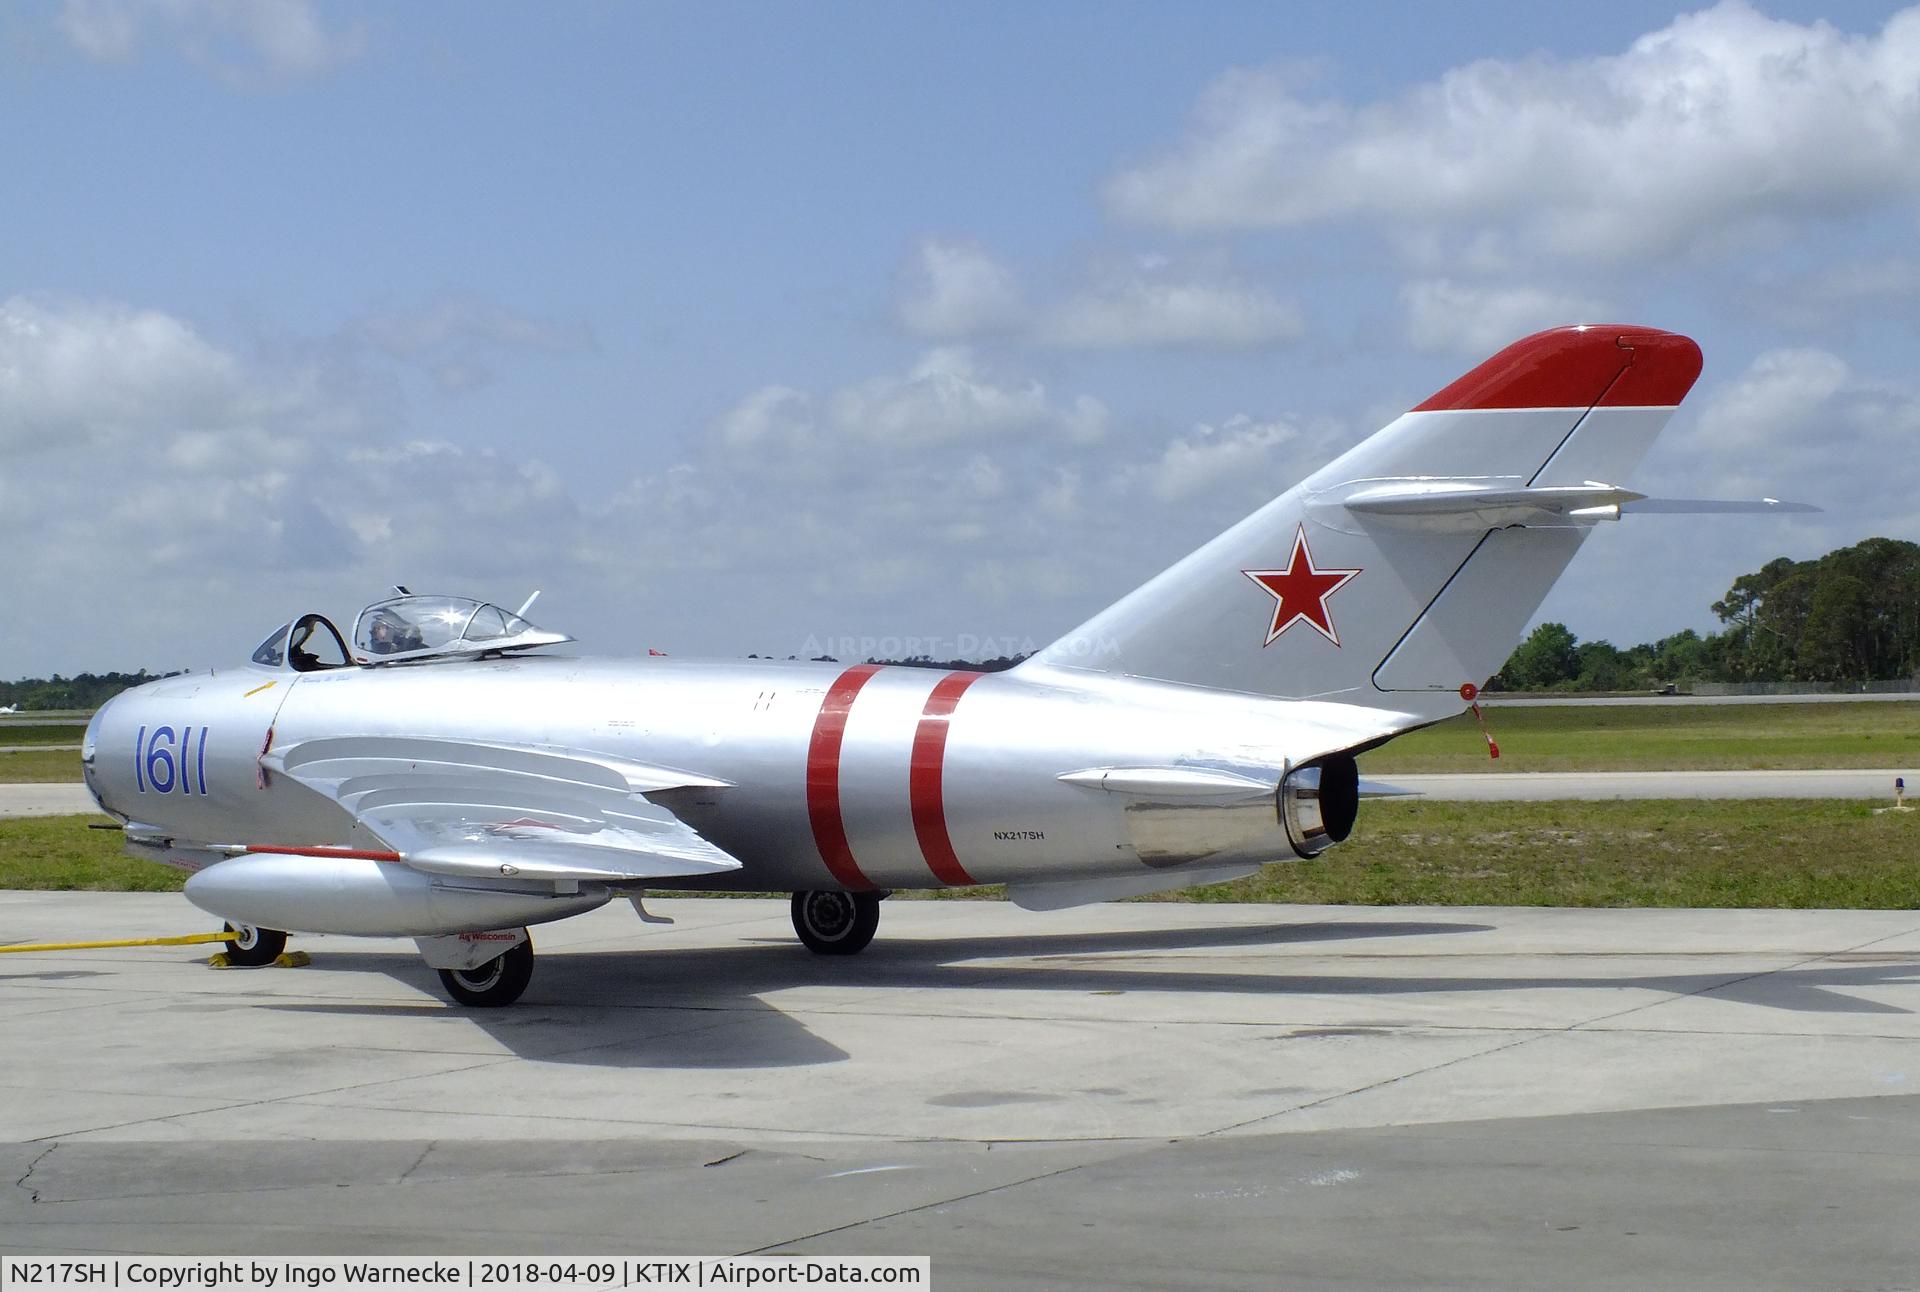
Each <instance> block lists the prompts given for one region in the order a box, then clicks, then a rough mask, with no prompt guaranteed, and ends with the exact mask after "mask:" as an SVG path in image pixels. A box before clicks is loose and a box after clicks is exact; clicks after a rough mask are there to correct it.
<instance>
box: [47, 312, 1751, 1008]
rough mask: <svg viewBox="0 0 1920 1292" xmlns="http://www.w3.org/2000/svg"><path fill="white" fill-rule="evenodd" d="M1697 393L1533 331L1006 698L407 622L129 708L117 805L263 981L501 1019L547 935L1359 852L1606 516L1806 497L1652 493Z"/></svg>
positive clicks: (1635, 345)
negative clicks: (392, 985)
mask: <svg viewBox="0 0 1920 1292" xmlns="http://www.w3.org/2000/svg"><path fill="white" fill-rule="evenodd" d="M1699 371H1700V351H1699V349H1698V347H1696V346H1695V345H1694V343H1693V342H1692V341H1690V340H1688V339H1687V338H1686V337H1683V336H1678V335H1675V334H1673V333H1670V332H1662V331H1659V330H1656V329H1652V328H1639V327H1624V326H1590V327H1574V328H1561V329H1556V330H1554V331H1549V332H1543V333H1540V334H1538V335H1536V336H1531V337H1528V338H1526V339H1525V340H1522V341H1520V342H1517V343H1516V344H1514V345H1512V346H1509V347H1508V348H1507V349H1505V350H1503V351H1501V352H1500V353H1499V354H1497V355H1495V356H1494V357H1493V358H1491V359H1489V360H1487V361H1486V362H1485V363H1483V364H1481V365H1480V366H1479V367H1477V368H1475V369H1474V370H1473V371H1472V372H1470V373H1468V374H1467V375H1466V376H1464V377H1462V378H1460V379H1459V380H1458V381H1456V382H1454V383H1453V384H1452V385H1450V386H1448V387H1446V388H1445V389H1444V390H1441V391H1440V392H1439V393H1438V394H1436V395H1434V396H1433V397H1432V398H1430V399H1428V400H1427V401H1425V402H1424V403H1422V404H1420V405H1419V406H1418V407H1417V408H1415V409H1414V410H1413V411H1411V412H1409V413H1407V414H1406V415H1405V416H1403V417H1401V418H1399V419H1398V420H1396V421H1395V422H1393V423H1392V424H1391V425H1389V426H1388V427H1386V428H1385V429H1384V430H1382V431H1380V432H1379V433H1378V434H1376V435H1374V436H1372V437H1371V438H1369V439H1367V440H1365V441H1363V442H1362V443H1360V444H1359V445H1357V446H1356V447H1355V448H1353V449H1351V450H1350V451H1348V452H1347V453H1345V454H1343V455H1341V456H1340V457H1339V458H1337V459H1336V460H1335V461H1333V462H1332V463H1330V464H1328V465H1327V466H1326V467H1323V468H1322V469H1321V470H1319V471H1317V472H1315V473H1314V474H1313V475H1312V476H1310V477H1308V478H1307V479H1306V480H1305V481H1303V482H1302V483H1300V484H1298V485H1296V486H1295V487H1294V488H1292V489H1290V490H1288V491H1287V492H1286V493H1284V494H1282V495H1281V496H1280V497H1279V498H1277V499H1275V500H1274V501H1273V502H1271V503H1269V504H1268V505H1267V506H1265V507H1263V508H1261V509H1260V510H1259V511H1257V512H1256V513H1254V514H1253V515H1252V516H1249V517H1248V518H1247V519H1245V520H1243V521H1241V522H1240V523H1239V524H1237V525H1235V526H1234V527H1233V528H1232V529H1229V530H1228V531H1226V532H1225V533H1224V534H1221V535H1220V536H1219V537H1218V538H1216V539H1214V540H1213V541H1212V542H1210V543H1208V544H1206V546H1204V547H1202V548H1201V549H1200V550H1199V551H1197V552H1195V553H1193V554H1192V555H1191V556H1189V557H1187V558H1186V559H1185V560H1183V561H1181V562H1179V563H1178V564H1177V565H1175V566H1173V567H1172V568H1171V569H1169V570H1167V571H1166V572H1165V573H1163V574H1161V575H1160V576H1159V577H1158V578H1155V579H1154V580H1152V581H1151V582H1149V583H1147V584H1145V585H1144V586H1142V587H1141V588H1139V589H1137V590H1136V591H1134V592H1133V593H1131V594H1129V595H1128V596H1126V597H1125V598H1123V599H1122V600H1120V601H1119V602H1117V603H1115V604H1114V605H1113V606H1112V607H1110V608H1109V609H1107V610H1105V611H1103V612H1101V613H1100V614H1098V615H1096V616H1095V617H1094V618H1093V619H1092V620H1090V621H1088V622H1087V623H1086V624H1083V625H1082V626H1080V627H1079V628H1077V629H1075V630H1074V631H1073V632H1071V633H1069V634H1067V635H1066V636H1065V637H1063V638H1061V639H1060V640H1059V641H1057V642H1055V643H1054V644H1053V645H1051V646H1049V647H1048V648H1046V649H1045V650H1043V651H1041V652H1040V653H1039V654H1038V655H1036V656H1035V657H1033V658H1031V659H1029V660H1027V661H1026V662H1025V663H1023V664H1021V665H1020V666H1019V667H1017V668H1015V669H1013V670H1011V671H1009V672H1006V673H998V674H987V675H983V674H975V673H966V672H955V673H944V674H943V673H938V672H933V671H929V670H924V669H918V668H890V667H882V666H878V665H874V664H854V665H851V666H847V665H840V664H827V663H779V662H774V661H741V660H686V659H679V658H665V657H653V658H647V659H635V660H624V661H610V660H583V659H575V658H566V657H560V656H553V655H542V654H529V653H528V652H529V651H532V650H535V649H538V648H542V647H547V646H552V645H557V644H559V643H562V642H564V641H566V640H568V639H567V638H565V637H563V636H561V635H559V634H556V633H543V632H541V631H540V630H538V629H537V628H535V627H534V626H533V625H532V624H530V623H529V622H527V621H526V619H525V618H524V617H523V616H522V615H516V614H511V613H508V612H506V611H504V610H501V609H500V608H498V607H496V606H492V605H486V604H482V603H479V602H474V601H467V600H462V599H456V598H447V597H416V596H411V595H406V596H401V597H397V598H394V599H392V600H389V601H387V602H383V603H380V604H377V605H374V606H370V607H368V608H367V609H366V610H365V611H363V612H362V613H361V614H360V616H359V618H358V620H357V621H356V623H355V624H354V626H353V629H352V632H351V633H350V634H349V638H350V644H349V638H343V637H342V636H341V634H340V633H339V632H338V631H337V630H336V629H335V628H334V626H333V625H332V624H331V623H330V622H328V621H327V620H326V619H324V618H322V617H320V616H318V615H311V614H309V615H305V616H302V617H301V618H299V619H296V620H294V621H293V622H292V623H289V624H287V625H285V626H284V627H282V628H277V629H275V630H274V631H273V633H272V634H271V635H270V636H269V637H268V638H267V639H266V641H264V642H263V643H261V645H260V647H259V649H258V650H256V651H255V652H254V654H253V657H252V660H251V662H249V663H247V664H244V665H242V666H241V667H238V668H222V669H217V670H215V671H212V672H207V673H193V674H187V675H183V676H179V677H173V678H167V679H165V680H162V681H158V682H152V683H149V684H147V685H145V686H142V687H140V688H138V689H136V690H133V691H129V692H127V693H126V694H124V695H122V696H120V697H119V698H117V699H115V700H114V701H112V702H111V703H110V704H108V705H107V706H106V707H105V708H103V709H102V710H101V711H100V712H99V713H98V714H97V715H96V716H95V718H94V719H93V722H92V725H91V726H89V728H88V729H87V733H86V739H85V746H84V750H83V754H82V758H83V761H84V764H85V768H86V778H87V784H88V785H89V786H90V787H91V789H92V791H93V794H94V796H95V797H96V798H97V799H98V800H99V802H100V805H101V807H103V808H104V809H105V810H106V811H108V812H109V813H111V814H112V815H113V816H115V817H117V818H119V819H120V821H121V822H122V823H123V824H124V826H125V830H126V838H127V843H128V846H129V850H130V851H131V852H133V853H134V854H135V855H138V856H144V857H150V858H154V859H156V860H160V861H164V862H167V863H169V864H171V865H176V866H181V867H185V868H187V869H190V870H193V871H194V872H195V873H194V874H193V876H192V878H191V879H189V880H188V882H187V886H186V893H187V896H188V898H189V899H190V900H191V901H193V902H194V903H195V904H196V905H198V906H200V907H201V908H203V909H205V910H207V911H209V912H211V913H212V914H214V915H216V916H218V917H220V918H222V919H224V920H226V921H227V922H228V926H229V928H230V930H231V931H232V933H233V937H232V938H231V940H230V941H229V943H228V949H229V953H230V955H231V956H232V957H233V958H234V959H235V960H238V961H240V962H242V963H264V962H266V961H268V960H271V959H272V958H273V957H274V955H275V954H276V953H277V952H279V951H280V949H281V948H282V946H283V945H284V941H285V932H284V931H285V930H301V931H308V932H315V933H334V934H360V935H368V936H381V937H393V936H403V937H412V938H415V939H417V940H418V944H419V946H420V949H421V951H422V953H423V954H424V956H425V958H426V960H427V962H428V964H430V965H432V966H433V967H434V968H436V969H438V970H440V972H441V977H442V980H443V982H444V983H445V985H446V988H447V990H448V992H449V993H450V994H451V995H452V996H453V997H454V999H456V1000H458V1001H460V1002H461V1003H463V1004H467V1005H481V1006H491V1005H505V1004H508V1003H510V1002H512V1001H514V1000H515V999H517V998H518V997H519V995H520V994H521V992H522V991H523V990H524V989H525V988H526V985H527V983H528V980H529V978H530V976H531V974H532V966H533V951H532V944H531V942H530V941H529V939H528V935H527V932H526V926H528V925H532V924H538V923H541V922H544V921H548V920H557V919H563V918H565V917H567V916H570V915H578V914H580V913H582V912H584V911H590V910H593V909H594V908H596V907H598V906H601V905H602V904H604V903H606V902H608V901H609V900H611V899H612V898H614V897H616V896H627V897H632V898H634V899H635V906H636V909H638V910H639V911H640V913H641V914H642V915H643V916H644V915H645V910H644V907H643V906H641V904H640V902H639V900H638V899H639V896H640V895H641V894H642V893H643V891H644V890H645V889H648V888H657V887H670V888H674V889H694V890H749V891H761V890H768V889H774V890H781V891H789V892H791V893H793V923H794V928H795V930H796V932H797V933H798V934H799V937H800V939H801V941H802V942H804V943H805V944H806V946H807V947H809V948H810V949H811V950H813V951H815V952H818V953H820V954H823V955H848V954H852V953H854V952H857V951H859V950H861V949H862V948H863V947H865V946H866V945H867V943H868V941H869V940H870V939H871V938H872V937H873V935H874V930H875V926H876V924H877V922H878V919H879V902H880V899H881V898H882V897H883V896H885V895H886V894H887V893H888V892H889V891H891V890H897V889H925V888H939V887H945V886H955V885H970V884H1005V885H1007V887H1008V892H1009V895H1010V896H1011V897H1012V899H1013V900H1014V901H1015V902H1017V903H1019V904H1021V905H1022V906H1026V907H1029V908H1035V909H1042V910H1045V909H1051V908H1057V907H1065V906H1071V905H1076V904H1079V903H1083V902H1091V901H1098V900H1103V899H1108V898H1115V897H1122V896H1128V895H1133V894H1141V893H1148V892H1155V891H1161V890H1167V889H1174V888H1180V887H1185V886H1187V885H1193V884H1202V883H1212V882H1216V881H1220V880H1226V879H1231V878H1234V877H1237V876H1241V875H1245V874H1248V873H1250V872H1252V871H1254V870H1255V869H1257V868H1258V867H1259V866H1261V865H1262V864H1263V863H1266V862H1271V861H1275V860H1280V859H1283V858H1293V857H1312V856H1315V855H1316V854H1318V853H1320V852H1321V851H1323V850H1324V849H1326V848H1328V847H1330V846H1332V845H1334V844H1337V843H1339V842H1340V841H1341V840H1343V839H1345V838H1346V837H1347V836H1348V833H1349V831H1350V830H1351V829H1352V827H1353V823H1354V815H1355V812H1356V810H1357V807H1358V803H1359V799H1360V797H1361V795H1362V790H1363V788H1364V787H1363V786H1362V785H1361V783H1360V781H1359V778H1358V776H1357V774H1356V770H1355V765H1354V757H1355V755H1356V754H1358V753H1360V752H1362V751H1364V750H1367V749H1371V748H1373V747H1374V746H1376V745H1378V744H1380V743H1381V742H1383V741H1386V740H1388V739H1391V738H1392V737H1393V736H1395V735H1397V734H1399V733H1400V732H1404V731H1409V730H1412V729H1414V728H1417V727H1422V726H1426V725H1428V724H1430V723H1433V722H1437V721H1439V720H1441V719H1443V718H1446V717H1449V716H1451V715H1453V714H1455V713H1458V712H1460V711H1461V710H1462V709H1463V708H1464V707H1465V706H1466V704H1467V703H1468V702H1469V701H1470V699H1471V697H1472V695H1473V694H1474V688H1475V687H1476V686H1477V685H1478V684H1479V683H1481V682H1484V681H1485V680H1486V678H1487V677H1488V676H1489V675H1490V674H1492V673H1493V672H1494V671H1495V670H1497V669H1498V668H1499V667H1500V665H1501V664H1502V662H1503V661H1504V660H1505V659H1506V657H1507V655H1508V653H1509V651H1510V650H1511V649H1512V648H1513V646H1514V644H1515V642H1516V641H1517V640H1518V639H1519V637H1520V634H1521V631H1522V629H1523V628H1524V627H1525V625H1526V623H1527V621H1528V619H1529V618H1530V617H1531V616H1532V614H1533V612H1534V610H1535V609H1536V608H1537V607H1538V606H1539V604H1540V601H1541V599H1542V598H1543V597H1544V596H1545V595H1546V593H1547V590H1548V589H1549V588H1550V587H1552V585H1553V583H1554V580H1555V579H1556V578H1557V577H1558V576H1559V575H1560V572H1561V571H1562V570H1563V569H1564V568H1565V567H1566V565H1567V562H1568V561H1569V560H1570V559H1571V558H1572V557H1573V554H1574V552H1575V551H1576V550H1577V549H1578V548H1579V546H1580V544H1581V542H1582V541H1583V540H1584V539H1585V538H1586V536H1587V534H1588V533H1589V532H1590V531H1591V530H1592V529H1593V528H1594V527H1595V526H1596V525H1597V524H1599V523H1601V522H1603V521H1612V520H1617V519H1618V518H1619V517H1620V516H1621V514H1622V513H1623V512H1631V511H1634V510H1636V509H1639V510H1667V511H1680V510H1729V509H1750V510H1760V509H1766V508H1767V507H1768V506H1774V507H1778V506H1779V505H1778V504H1731V503H1720V504H1695V503H1686V502H1675V501H1667V502H1655V501H1654V500H1649V499H1646V498H1645V497H1644V496H1643V495H1640V494H1636V493H1632V492H1630V491H1628V490H1626V489H1624V488H1622V487H1621V485H1620V482H1621V481H1624V480H1626V479H1627V478H1628V477H1629V475H1630V473H1631V472H1632V471H1633V469H1634V466H1635V464H1637V463H1638V462H1639V461H1640V459H1641V457H1642V456H1643V455H1644V454H1645V453H1646V451H1647V449H1648V447H1649V445H1650V444H1651V443H1652V442H1653V439H1654V437H1655V435H1656V434H1658V432H1659V431H1660V429H1661V427H1662V426H1664V425H1665V424H1666V422H1667V419H1668V417H1669V415H1670V414H1671V413H1672V412H1673V409H1674V407H1675V406H1676V405H1677V404H1678V403H1679V402H1680V400H1681V398H1682V397H1683V396H1685V394H1686V393H1687V391H1688V389H1689V388H1690V387H1691V386H1692V385H1693V382H1694V379H1695V378H1696V377H1697V376H1698V374H1699ZM523 610H524V607H523Z"/></svg>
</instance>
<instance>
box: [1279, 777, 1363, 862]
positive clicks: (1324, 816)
mask: <svg viewBox="0 0 1920 1292" xmlns="http://www.w3.org/2000/svg"><path fill="white" fill-rule="evenodd" d="M1359 811H1360V769H1359V768H1358V767H1357V766H1355V764H1354V761H1353V759H1352V757H1351V756H1349V755H1347V754H1332V755H1330V756H1328V757H1326V758H1322V759H1320V760H1318V761H1317V762H1312V763H1308V764H1307V765H1305V766H1303V767H1296V768H1294V769H1293V770H1292V771H1291V772H1288V773H1287V776H1286V779H1285V780H1283V781H1281V782H1280V822H1281V824H1282V825H1284V826H1285V827H1286V830H1287V842H1288V843H1290V844H1292V845H1293V850H1294V852H1295V853H1297V854H1298V855H1300V856H1301V857H1317V856H1319V855H1320V854H1321V853H1323V852H1325V851H1326V850H1327V849H1329V848H1331V847H1333V845H1334V844H1336V843H1341V842H1343V841H1344V840H1345V839H1346V837H1347V836H1348V835H1350V834H1352V833H1353V821H1354V818H1355V817H1356V816H1358V815H1359Z"/></svg>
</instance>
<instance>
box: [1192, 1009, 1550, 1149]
mask: <svg viewBox="0 0 1920 1292" xmlns="http://www.w3.org/2000/svg"><path fill="white" fill-rule="evenodd" d="M1565 1030H1567V1029H1564V1028H1550V1029H1544V1030H1542V1029H1536V1030H1535V1032H1534V1034H1533V1035H1532V1036H1522V1037H1517V1038H1515V1039H1514V1040H1510V1041H1507V1042H1505V1043H1504V1044H1501V1045H1493V1046H1489V1047H1487V1048H1486V1049H1484V1050H1476V1051H1474V1052H1473V1053H1472V1054H1461V1055H1456V1056H1455V1057H1453V1058H1451V1059H1445V1060H1442V1061H1441V1062H1439V1063H1432V1064H1428V1065H1427V1066H1426V1067H1423V1068H1413V1069H1410V1070H1408V1071H1406V1072H1397V1073H1394V1074H1393V1075H1392V1076H1387V1077H1382V1078H1381V1079H1380V1080H1378V1081H1369V1082H1367V1083H1366V1084H1365V1085H1360V1086H1355V1087H1353V1088H1352V1089H1350V1090H1338V1091H1335V1092H1334V1093H1333V1094H1330V1095H1322V1096H1321V1097H1320V1098H1318V1099H1309V1100H1307V1101H1306V1102H1305V1103H1299V1104H1295V1105H1293V1106H1292V1107H1291V1108H1282V1109H1280V1110H1279V1111H1277V1112H1271V1113H1263V1114H1261V1115H1260V1116H1258V1117H1249V1118H1247V1119H1245V1120H1244V1121H1237V1122H1230V1123H1228V1124H1227V1125H1225V1126H1216V1127H1214V1128H1213V1129H1212V1130H1207V1131H1201V1132H1200V1133H1199V1134H1197V1135H1194V1136H1192V1137H1191V1138H1193V1139H1211V1138H1212V1137H1214V1136H1216V1135H1225V1134H1227V1133H1228V1132H1230V1131H1237V1130H1245V1129H1246V1128H1247V1127H1249V1126H1258V1125H1259V1124H1260V1123H1261V1122H1269V1121H1273V1120H1275V1119H1277V1118H1281V1117H1289V1116H1291V1115H1293V1114H1294V1113H1298V1112H1305V1111H1306V1110H1307V1109H1309V1108H1320V1107H1323V1106H1325V1105H1327V1104H1330V1103H1334V1102H1336V1101H1338V1100H1341V1099H1349V1098H1351V1097H1353V1096H1354V1095H1364V1094H1366V1093H1367V1092H1368V1091H1370V1090H1379V1089H1382V1088H1383V1087H1386V1086H1391V1085H1395V1084H1397V1083H1399V1082H1402V1081H1411V1080H1412V1079H1413V1078H1415V1077H1424V1076H1427V1075H1429V1074H1431V1073H1435V1072H1440V1071H1443V1070H1444V1069H1447V1068H1451V1067H1453V1066H1455V1065H1456V1064H1461V1063H1467V1062H1470V1061H1472V1060H1474V1059H1484V1058H1486V1057H1488V1056H1489V1055H1494V1054H1500V1053H1502V1052H1504V1051H1506V1050H1512V1049H1517V1048H1518V1047H1520V1046H1522V1045H1531V1044H1533V1043H1534V1042H1535V1041H1539V1040H1543V1039H1545V1038H1546V1037H1549V1036H1557V1035H1559V1034H1560V1033H1561V1032H1563V1031H1565Z"/></svg>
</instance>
